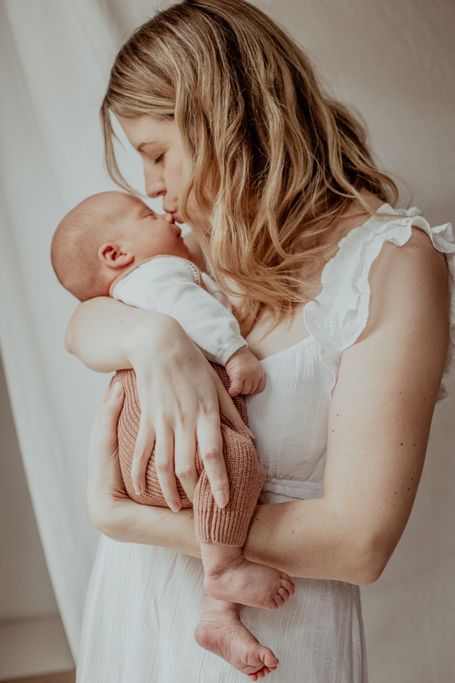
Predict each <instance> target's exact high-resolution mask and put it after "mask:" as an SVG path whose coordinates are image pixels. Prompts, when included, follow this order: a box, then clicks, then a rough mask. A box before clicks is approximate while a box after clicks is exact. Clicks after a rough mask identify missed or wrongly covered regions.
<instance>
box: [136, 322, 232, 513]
mask: <svg viewBox="0 0 455 683" xmlns="http://www.w3.org/2000/svg"><path fill="white" fill-rule="evenodd" d="M125 346H126V349H125V350H126V354H127V356H128V359H129V361H130V362H131V365H132V366H133V368H134V370H135V372H136V384H137V392H138V397H139V402H140V406H141V419H140V425H139V432H138V436H137V441H136V448H135V452H134V455H133V463H132V471H131V474H132V481H133V486H134V487H135V489H136V490H137V492H138V493H142V492H143V491H144V490H145V471H146V468H147V463H148V460H149V458H150V453H151V451H152V448H153V444H155V464H156V471H157V476H158V481H159V483H160V487H161V490H162V492H163V495H164V497H165V499H166V502H167V503H168V505H169V507H170V508H171V509H172V510H174V511H177V510H179V509H180V499H179V495H178V490H177V484H176V478H175V477H176V476H177V478H178V479H179V480H180V483H181V485H182V487H183V489H184V491H185V493H186V494H187V496H188V498H189V499H190V500H193V496H194V489H195V486H196V483H197V480H198V475H197V472H196V467H195V454H196V444H198V445H199V452H200V456H201V459H202V461H203V463H204V468H205V470H206V472H207V476H208V478H209V481H210V486H211V490H212V493H213V495H214V498H215V501H216V502H217V504H218V505H219V507H224V506H225V505H226V504H227V502H228V500H229V483H228V477H227V473H226V466H225V462H224V457H223V444H222V438H221V428H220V411H221V412H222V413H223V414H224V415H225V416H226V417H227V418H228V419H229V420H231V421H233V422H234V423H235V424H238V425H239V427H242V428H243V429H245V425H244V423H243V421H242V419H241V417H240V415H239V413H238V411H237V409H236V408H235V406H234V404H233V402H232V399H231V397H230V396H229V394H228V393H227V391H226V389H225V388H224V386H223V384H222V382H221V380H220V379H219V377H218V375H217V374H216V372H215V371H214V370H213V368H212V367H211V366H210V364H209V363H208V361H207V359H206V358H205V356H204V355H203V353H202V351H201V350H200V349H199V348H198V347H197V346H196V345H195V344H194V343H193V341H192V340H191V339H190V338H189V337H188V335H187V334H186V333H185V332H184V330H183V329H182V328H181V326H180V325H179V324H178V323H177V322H176V321H175V320H174V319H173V318H170V317H168V322H167V324H166V325H164V326H161V329H160V332H159V333H157V330H156V327H154V334H150V329H148V327H147V321H144V323H143V324H142V325H139V326H137V327H136V328H135V330H134V331H133V332H132V334H131V335H130V337H129V339H128V342H127V344H126V345H125Z"/></svg>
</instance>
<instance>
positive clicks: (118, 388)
mask: <svg viewBox="0 0 455 683" xmlns="http://www.w3.org/2000/svg"><path fill="white" fill-rule="evenodd" d="M122 391H123V387H122V385H121V384H120V382H114V384H113V385H112V389H111V396H112V398H118V397H119V396H120V394H121V393H122Z"/></svg>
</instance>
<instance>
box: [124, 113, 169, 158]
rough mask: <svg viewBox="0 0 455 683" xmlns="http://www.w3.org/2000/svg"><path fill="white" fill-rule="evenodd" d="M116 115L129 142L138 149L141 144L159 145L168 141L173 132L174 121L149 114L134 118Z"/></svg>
mask: <svg viewBox="0 0 455 683" xmlns="http://www.w3.org/2000/svg"><path fill="white" fill-rule="evenodd" d="M116 117H117V119H118V121H119V123H120V125H121V126H122V128H123V130H124V131H125V134H126V136H127V137H128V140H129V141H130V143H131V144H132V145H133V147H135V149H139V151H140V148H141V147H142V146H143V145H153V144H156V145H159V144H162V143H163V142H168V141H169V140H171V139H172V137H173V135H174V132H175V123H174V121H169V120H164V119H159V118H158V117H156V116H152V115H151V114H143V115H141V116H136V117H134V118H131V117H126V116H120V115H119V114H116Z"/></svg>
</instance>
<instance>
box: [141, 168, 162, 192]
mask: <svg viewBox="0 0 455 683" xmlns="http://www.w3.org/2000/svg"><path fill="white" fill-rule="evenodd" d="M144 183H145V191H146V193H147V196H148V197H151V198H152V199H154V198H155V197H160V196H161V195H164V194H166V186H165V184H164V180H163V178H162V177H161V174H157V173H152V172H151V171H150V170H148V169H147V168H146V167H144Z"/></svg>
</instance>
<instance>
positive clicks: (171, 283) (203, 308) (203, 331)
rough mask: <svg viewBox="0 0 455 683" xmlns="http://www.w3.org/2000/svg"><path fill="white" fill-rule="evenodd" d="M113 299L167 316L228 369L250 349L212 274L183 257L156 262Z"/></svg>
mask: <svg viewBox="0 0 455 683" xmlns="http://www.w3.org/2000/svg"><path fill="white" fill-rule="evenodd" d="M111 295H112V296H113V297H114V298H115V299H118V300H119V301H123V302H124V303H126V304H130V305H131V306H137V307H138V308H146V309H148V310H156V311H159V312H160V313H167V314H168V315H171V316H172V317H173V318H175V319H176V320H177V321H178V322H179V323H180V325H181V326H182V327H183V329H184V330H185V332H186V333H187V334H188V335H189V336H190V337H191V338H192V339H193V341H194V342H195V343H196V344H197V345H198V346H199V347H200V348H201V349H202V351H204V353H205V355H206V356H207V358H208V359H209V360H211V361H213V362H215V363H219V364H220V365H225V364H226V362H227V361H228V360H229V358H230V357H231V356H232V354H233V353H235V351H237V350H238V349H240V348H241V347H242V346H245V344H246V341H245V340H244V338H243V337H242V336H241V335H240V328H239V324H238V322H237V320H236V318H235V317H234V315H233V314H232V313H231V311H230V310H229V309H230V304H229V300H228V298H227V297H226V296H224V294H223V293H222V292H221V290H220V288H219V287H218V286H217V284H216V283H215V282H214V280H213V279H212V278H211V277H210V275H208V274H207V273H203V272H201V271H200V270H199V268H197V266H195V265H194V263H192V261H189V260H188V259H185V258H182V257H181V256H168V255H160V256H153V257H152V258H150V259H147V260H146V261H143V262H142V263H140V264H139V265H138V266H137V267H136V268H134V269H133V270H131V271H130V272H129V273H127V274H126V275H125V277H123V278H122V279H121V280H119V281H117V282H115V283H114V285H113V286H112V287H111Z"/></svg>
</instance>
